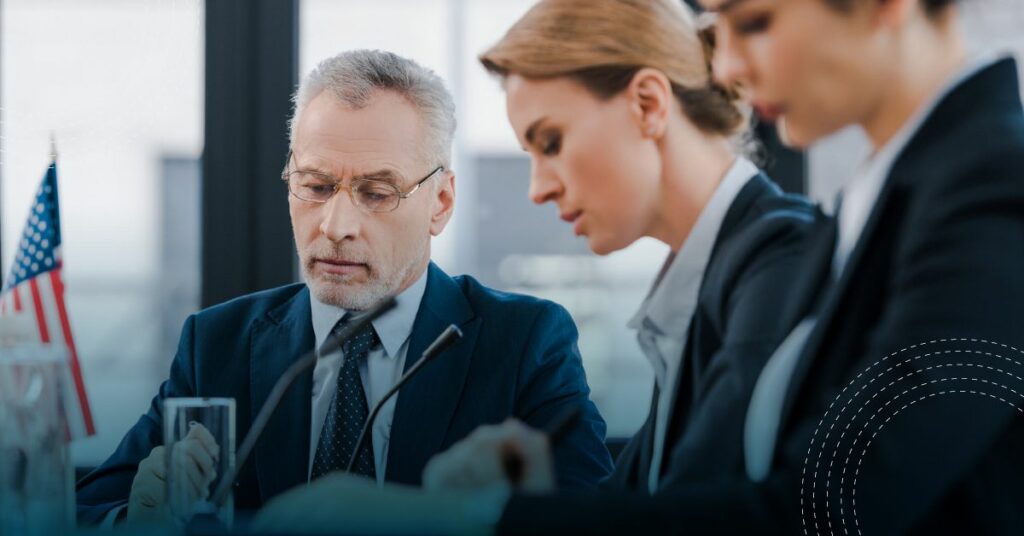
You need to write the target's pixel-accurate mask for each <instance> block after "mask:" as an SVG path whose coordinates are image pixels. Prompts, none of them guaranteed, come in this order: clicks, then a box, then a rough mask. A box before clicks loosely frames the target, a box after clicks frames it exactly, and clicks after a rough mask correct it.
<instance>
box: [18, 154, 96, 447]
mask: <svg viewBox="0 0 1024 536" xmlns="http://www.w3.org/2000/svg"><path fill="white" fill-rule="evenodd" d="M60 243H61V242H60V207H59V205H58V203H57V164H56V162H54V163H51V164H50V167H49V169H47V170H46V175H45V176H44V177H43V182H42V184H40V185H39V190H38V191H37V192H36V196H35V200H34V201H33V202H32V210H31V211H30V212H29V217H28V222H26V224H25V231H24V233H22V236H21V241H20V242H19V243H18V253H17V255H16V256H15V258H14V265H13V266H12V267H11V271H10V275H8V277H7V280H6V281H5V282H4V288H3V291H2V293H0V316H9V315H29V316H30V317H31V324H32V325H34V326H35V327H37V328H38V329H37V333H36V334H35V336H38V340H39V341H40V342H42V343H44V344H63V345H65V346H67V349H68V366H67V368H66V369H65V370H66V376H67V377H65V381H63V382H62V384H63V385H62V389H63V392H62V395H63V396H62V399H63V402H64V410H65V415H66V417H67V425H68V432H69V435H70V437H71V438H79V437H85V436H89V435H93V434H94V433H96V431H95V428H94V427H93V421H92V412H91V411H90V410H89V400H88V398H87V397H86V394H85V385H84V383H83V382H82V371H81V368H80V367H79V365H78V353H77V352H76V351H75V341H74V338H73V337H72V336H71V324H70V323H69V322H68V312H67V308H65V306H64V283H63V280H62V279H61V265H62V263H61V251H60V250H61V248H60Z"/></svg>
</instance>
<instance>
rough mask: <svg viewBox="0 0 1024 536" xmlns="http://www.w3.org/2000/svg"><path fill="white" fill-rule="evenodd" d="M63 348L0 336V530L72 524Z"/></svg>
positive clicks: (45, 529)
mask: <svg viewBox="0 0 1024 536" xmlns="http://www.w3.org/2000/svg"><path fill="white" fill-rule="evenodd" d="M66 352H67V349H66V348H65V347H63V346H52V345H44V344H39V343H35V344H30V343H24V344H16V345H8V344H4V342H3V341H0V534H3V535H4V536H6V535H7V534H19V535H21V534H26V535H48V534H60V533H64V532H66V531H68V530H69V529H70V528H71V527H73V526H74V486H73V482H74V475H73V468H72V466H71V463H70V456H69V451H68V444H67V424H66V423H67V421H66V419H65V418H64V412H63V409H62V407H61V396H62V393H61V387H62V381H63V378H64V374H65V373H66V372H67V353H66Z"/></svg>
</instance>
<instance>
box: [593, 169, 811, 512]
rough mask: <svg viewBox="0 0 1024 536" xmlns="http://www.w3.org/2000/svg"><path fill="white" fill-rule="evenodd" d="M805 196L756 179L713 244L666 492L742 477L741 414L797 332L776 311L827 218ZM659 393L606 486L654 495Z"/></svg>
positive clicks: (693, 325)
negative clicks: (690, 482) (767, 365)
mask: <svg viewBox="0 0 1024 536" xmlns="http://www.w3.org/2000/svg"><path fill="white" fill-rule="evenodd" d="M823 218H824V216H823V215H821V213H820V212H818V211H817V210H816V209H815V208H813V207H812V206H811V204H810V203H808V202H807V200H806V199H804V198H802V197H798V196H793V195H785V194H783V193H782V192H781V190H779V188H778V186H776V185H775V183H773V182H772V181H771V180H769V179H768V178H767V177H766V176H764V175H757V176H755V177H752V178H751V179H750V180H749V181H748V182H747V184H746V185H744V187H743V188H742V189H741V190H740V192H739V194H737V196H736V198H735V199H734V200H733V202H732V204H731V205H730V206H729V209H728V211H727V212H726V215H725V218H724V219H723V221H722V226H721V228H720V229H719V231H718V236H717V237H715V244H714V247H713V249H712V253H711V258H710V259H708V265H707V269H706V270H705V273H704V280H703V281H702V282H701V287H700V293H699V296H698V302H697V307H696V309H695V311H694V314H693V318H692V320H691V322H690V332H689V336H688V338H687V342H686V345H685V349H684V355H683V359H682V367H681V369H680V373H679V375H678V376H677V382H676V392H675V396H674V399H675V405H674V406H673V407H672V408H670V411H671V413H670V415H669V426H668V428H667V433H666V435H665V438H666V448H665V449H664V452H665V455H666V458H665V459H664V460H663V463H662V466H661V467H662V471H661V477H660V478H659V486H661V487H664V486H671V485H672V483H673V482H674V481H677V480H685V479H700V478H711V477H716V476H720V475H724V474H736V475H738V474H741V473H742V471H743V441H742V438H743V436H742V433H743V415H744V414H745V413H746V408H747V406H746V402H747V400H749V398H750V392H751V390H752V389H753V387H754V383H755V382H756V380H757V377H758V373H760V371H761V367H762V366H763V365H764V362H765V360H767V359H768V357H769V356H771V354H772V351H773V350H774V349H775V347H776V346H778V344H779V342H780V341H781V340H782V339H783V338H784V337H785V336H786V334H787V333H789V330H790V329H791V328H792V327H793V326H792V321H791V320H787V319H784V318H783V317H781V316H780V315H777V314H775V311H776V310H777V308H778V306H779V304H780V303H783V302H784V301H785V299H786V295H787V294H788V293H789V292H791V290H792V289H791V287H792V285H793V283H795V280H796V278H797V277H798V268H799V265H800V262H801V261H802V259H803V257H804V255H805V254H806V248H807V246H808V243H809V238H810V236H811V234H812V233H813V231H814V228H815V223H816V222H818V221H819V220H821V219H823ZM658 396H659V395H658V390H657V388H655V392H654V401H653V402H652V403H651V412H650V415H649V416H648V418H647V422H645V423H644V425H643V427H642V428H641V429H640V431H639V432H637V434H636V435H635V436H634V437H633V439H632V440H631V441H630V443H629V444H628V445H627V446H626V448H625V449H624V450H623V452H622V454H620V455H619V457H618V459H617V460H616V462H615V473H614V475H613V477H612V478H610V479H609V480H607V481H606V482H605V483H604V485H603V487H606V488H613V489H618V490H634V491H638V492H641V493H647V492H648V487H647V478H648V474H649V472H650V467H651V462H652V459H651V458H652V455H653V449H654V447H653V445H654V428H655V422H654V421H655V415H656V410H657V405H658Z"/></svg>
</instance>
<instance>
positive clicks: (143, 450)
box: [75, 316, 196, 525]
mask: <svg viewBox="0 0 1024 536" xmlns="http://www.w3.org/2000/svg"><path fill="white" fill-rule="evenodd" d="M194 331H195V317H194V316H192V317H189V318H188V320H186V321H185V326H184V328H183V329H182V332H181V339H180V341H179V343H178V352H177V354H176V355H175V357H174V362H173V363H172V364H171V373H170V377H169V378H168V379H167V380H166V381H164V383H163V385H161V386H160V391H159V393H157V395H156V396H155V397H153V402H152V404H150V408H149V411H148V412H146V413H145V414H144V415H142V416H141V417H139V420H138V422H136V423H135V425H134V426H132V428H131V430H129V431H128V433H127V434H126V435H125V436H124V439H122V440H121V444H120V445H118V447H117V450H115V451H114V453H113V454H112V455H111V456H110V457H109V458H107V460H106V461H105V462H103V464H102V465H100V466H99V467H98V468H96V470H94V471H92V472H91V473H89V474H88V475H86V476H85V477H84V478H82V480H80V481H79V482H78V484H77V485H76V487H75V494H76V503H77V517H78V523H79V524H80V525H96V524H99V523H100V522H102V521H103V519H104V517H105V516H106V515H107V513H108V512H110V511H111V510H112V509H114V508H117V507H119V506H123V505H125V504H127V503H128V496H129V494H130V493H131V488H132V481H133V480H134V479H135V472H136V470H137V468H138V466H139V462H141V461H142V460H144V459H145V458H146V457H147V456H149V453H150V451H152V450H153V449H154V448H155V447H157V446H160V445H162V444H163V402H164V400H165V399H167V398H171V397H187V396H195V393H196V389H195V368H194V361H193V341H194V336H195V334H194Z"/></svg>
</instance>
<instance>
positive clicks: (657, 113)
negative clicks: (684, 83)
mask: <svg viewBox="0 0 1024 536" xmlns="http://www.w3.org/2000/svg"><path fill="white" fill-rule="evenodd" d="M626 97H627V98H628V99H629V100H630V109H631V110H632V112H633V116H634V118H635V119H636V123H637V126H638V127H639V128H640V133H641V135H642V136H643V137H645V138H652V139H658V138H660V137H661V136H663V135H664V134H665V127H666V126H667V123H668V117H669V113H670V111H671V108H672V104H671V103H672V98H673V97H672V83H671V82H669V80H668V77H666V76H665V73H663V72H661V71H659V70H657V69H651V68H649V67H644V68H642V69H640V70H639V71H637V72H636V74H635V75H633V80H632V81H630V83H629V86H627V87H626Z"/></svg>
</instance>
